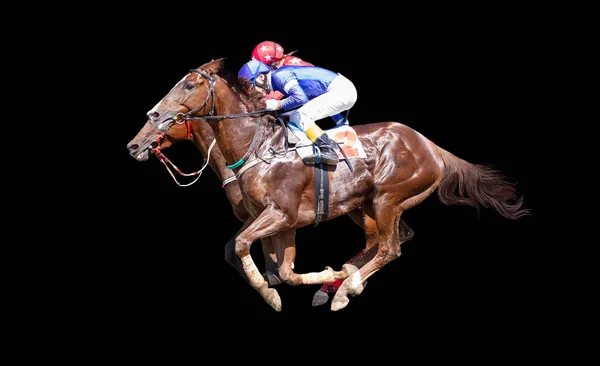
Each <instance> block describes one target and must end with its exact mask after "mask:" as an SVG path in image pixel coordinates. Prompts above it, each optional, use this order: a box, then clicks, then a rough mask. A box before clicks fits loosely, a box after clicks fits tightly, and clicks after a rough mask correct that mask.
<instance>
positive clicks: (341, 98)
mask: <svg viewBox="0 0 600 366" xmlns="http://www.w3.org/2000/svg"><path fill="white" fill-rule="evenodd" d="M356 97H357V94H356V87H354V84H352V82H351V81H350V80H348V79H347V78H346V77H345V76H343V75H340V74H338V76H337V77H336V78H335V79H333V80H332V81H331V83H330V84H329V87H328V88H327V92H325V93H323V94H321V95H319V96H318V97H316V98H314V99H311V100H309V101H308V102H306V103H305V104H304V105H303V106H302V107H300V108H298V109H296V110H295V111H294V112H292V113H291V114H290V122H293V123H294V124H295V125H297V126H298V127H300V128H301V129H302V130H303V131H306V130H307V128H309V127H310V126H312V125H314V124H315V121H317V120H320V119H321V118H325V117H331V116H333V115H334V114H338V113H341V112H344V111H346V110H348V109H350V108H352V106H353V105H354V103H356Z"/></svg>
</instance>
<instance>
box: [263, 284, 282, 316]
mask: <svg viewBox="0 0 600 366" xmlns="http://www.w3.org/2000/svg"><path fill="white" fill-rule="evenodd" d="M265 292H266V294H265V296H264V297H263V298H264V299H265V301H266V302H267V304H269V305H271V307H272V308H273V309H275V311H277V312H279V311H281V298H280V297H279V294H278V293H277V290H275V289H272V288H269V289H267V290H266V291H265Z"/></svg>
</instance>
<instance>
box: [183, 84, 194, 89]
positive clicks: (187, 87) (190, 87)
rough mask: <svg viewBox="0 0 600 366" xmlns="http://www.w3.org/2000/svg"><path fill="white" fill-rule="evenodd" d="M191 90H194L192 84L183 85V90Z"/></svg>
mask: <svg viewBox="0 0 600 366" xmlns="http://www.w3.org/2000/svg"><path fill="white" fill-rule="evenodd" d="M192 89H194V84H192V83H187V84H185V90H192Z"/></svg>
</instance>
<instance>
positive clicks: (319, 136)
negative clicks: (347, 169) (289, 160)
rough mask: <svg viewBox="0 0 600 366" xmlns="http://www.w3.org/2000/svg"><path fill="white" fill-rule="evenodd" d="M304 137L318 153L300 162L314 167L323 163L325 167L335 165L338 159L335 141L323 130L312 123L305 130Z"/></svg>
mask: <svg viewBox="0 0 600 366" xmlns="http://www.w3.org/2000/svg"><path fill="white" fill-rule="evenodd" d="M306 135H307V136H308V138H309V139H310V140H311V141H312V142H313V143H314V144H315V146H316V147H317V148H318V151H317V152H315V153H313V154H311V155H308V156H305V157H304V158H303V159H302V160H303V161H304V164H308V165H314V164H317V163H324V164H327V165H337V163H338V161H339V158H338V153H337V150H336V146H335V145H337V144H336V143H335V141H333V140H331V139H330V138H329V135H327V134H326V133H325V132H323V130H322V129H321V128H320V127H319V126H317V125H316V124H315V123H314V122H313V124H312V125H311V126H310V127H308V128H307V129H306Z"/></svg>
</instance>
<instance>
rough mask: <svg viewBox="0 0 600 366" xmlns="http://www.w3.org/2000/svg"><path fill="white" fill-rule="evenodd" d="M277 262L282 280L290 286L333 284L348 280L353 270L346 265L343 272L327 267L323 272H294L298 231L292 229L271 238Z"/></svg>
mask: <svg viewBox="0 0 600 366" xmlns="http://www.w3.org/2000/svg"><path fill="white" fill-rule="evenodd" d="M271 240H272V241H273V246H274V248H275V252H276V253H277V262H278V263H279V276H280V278H281V280H282V281H283V282H285V283H287V284H289V285H292V286H297V285H314V284H322V283H326V282H332V281H335V280H337V279H344V278H347V277H348V276H349V275H350V273H351V269H350V268H349V266H350V265H344V267H343V268H342V270H341V271H339V272H338V271H334V270H333V269H332V268H330V267H326V269H325V270H323V271H321V272H309V273H302V274H298V273H295V272H294V260H295V259H296V230H295V229H290V230H286V231H282V232H279V233H277V234H275V235H273V236H271Z"/></svg>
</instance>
